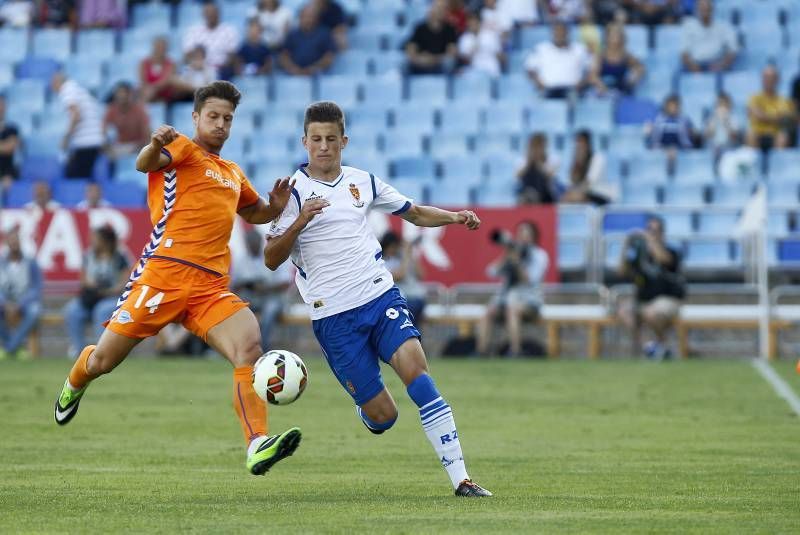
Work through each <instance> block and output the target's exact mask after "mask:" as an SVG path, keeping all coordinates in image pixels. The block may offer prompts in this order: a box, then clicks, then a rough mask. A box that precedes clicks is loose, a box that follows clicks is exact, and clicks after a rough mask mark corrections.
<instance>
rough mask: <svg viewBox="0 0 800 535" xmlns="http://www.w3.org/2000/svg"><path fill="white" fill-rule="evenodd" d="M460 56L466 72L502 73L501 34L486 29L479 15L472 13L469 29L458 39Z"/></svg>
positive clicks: (493, 74) (494, 75)
mask: <svg viewBox="0 0 800 535" xmlns="http://www.w3.org/2000/svg"><path fill="white" fill-rule="evenodd" d="M458 56H459V59H460V61H461V64H462V65H465V66H466V68H465V72H481V73H484V74H488V75H489V76H492V77H496V76H499V75H500V68H501V66H502V62H503V59H504V54H503V43H502V42H501V41H500V34H498V33H496V32H494V31H492V30H489V29H485V28H484V27H483V25H482V24H481V19H480V18H479V17H478V15H476V14H474V13H471V14H470V15H469V17H468V19H467V31H466V32H464V33H463V34H462V35H461V37H460V38H459V39H458Z"/></svg>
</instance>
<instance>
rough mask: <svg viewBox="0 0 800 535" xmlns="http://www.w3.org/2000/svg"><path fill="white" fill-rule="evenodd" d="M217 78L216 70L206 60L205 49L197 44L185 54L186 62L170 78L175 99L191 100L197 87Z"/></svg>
mask: <svg viewBox="0 0 800 535" xmlns="http://www.w3.org/2000/svg"><path fill="white" fill-rule="evenodd" d="M216 79H217V71H216V69H214V68H213V67H212V66H211V65H209V64H208V62H207V61H206V51H205V49H204V48H203V47H202V46H198V47H197V48H195V49H194V50H193V51H191V52H189V54H188V55H187V56H186V64H185V65H184V66H183V67H181V73H180V75H178V76H174V77H173V78H172V83H171V85H172V89H173V91H174V94H175V98H176V99H177V100H188V101H191V100H192V99H193V98H194V91H195V89H197V88H198V87H203V86H204V85H208V84H210V83H211V82H213V81H214V80H216Z"/></svg>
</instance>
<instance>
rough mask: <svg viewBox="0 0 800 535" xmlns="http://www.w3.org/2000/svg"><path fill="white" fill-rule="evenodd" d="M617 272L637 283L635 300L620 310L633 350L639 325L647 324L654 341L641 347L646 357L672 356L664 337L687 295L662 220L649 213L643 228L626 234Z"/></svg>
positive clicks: (636, 348) (677, 258) (678, 256)
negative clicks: (665, 237) (649, 215)
mask: <svg viewBox="0 0 800 535" xmlns="http://www.w3.org/2000/svg"><path fill="white" fill-rule="evenodd" d="M619 269H620V273H621V274H622V275H623V276H626V277H631V278H632V279H633V282H634V284H635V286H636V293H635V296H634V300H633V302H632V303H631V305H629V306H624V307H622V309H621V310H620V317H621V319H622V321H623V322H624V323H625V324H626V325H627V326H628V327H629V328H631V329H632V330H633V336H632V341H633V352H634V353H637V352H638V351H639V349H640V347H641V345H640V327H641V326H642V325H644V326H645V327H649V328H650V329H651V330H652V331H653V334H654V335H655V340H653V341H651V342H649V343H648V344H647V345H646V346H645V348H644V350H645V354H646V355H647V356H648V357H651V358H655V359H659V360H660V359H663V358H668V357H669V356H671V351H670V349H669V347H668V345H667V336H668V335H669V331H670V329H671V328H672V326H673V323H674V321H675V319H676V318H677V317H678V314H679V312H680V306H681V300H682V299H683V298H684V297H685V295H686V284H685V280H684V278H683V275H682V274H681V254H680V252H678V250H677V249H675V248H673V247H671V246H669V245H668V244H667V243H666V241H665V239H664V221H663V220H662V219H661V218H660V217H656V216H652V217H650V218H649V219H648V221H647V227H646V229H645V230H644V231H635V232H633V233H631V234H630V235H628V237H627V238H626V239H625V243H624V245H623V247H622V258H621V259H620V268H619Z"/></svg>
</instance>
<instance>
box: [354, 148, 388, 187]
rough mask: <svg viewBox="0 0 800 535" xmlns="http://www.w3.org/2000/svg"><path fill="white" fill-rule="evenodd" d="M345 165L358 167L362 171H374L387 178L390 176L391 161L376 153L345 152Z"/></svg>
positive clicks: (375, 173)
mask: <svg viewBox="0 0 800 535" xmlns="http://www.w3.org/2000/svg"><path fill="white" fill-rule="evenodd" d="M344 161H345V165H349V166H351V167H356V168H358V169H361V170H362V171H366V172H368V173H372V174H373V175H375V176H376V177H378V178H380V179H382V180H385V179H388V177H389V162H387V161H386V158H384V157H383V156H380V155H377V154H375V153H365V152H351V153H350V154H347V152H345V154H344Z"/></svg>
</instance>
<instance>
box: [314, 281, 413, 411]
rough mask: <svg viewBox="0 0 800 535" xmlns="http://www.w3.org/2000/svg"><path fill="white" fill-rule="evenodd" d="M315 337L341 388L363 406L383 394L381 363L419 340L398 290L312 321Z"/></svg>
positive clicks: (406, 306)
mask: <svg viewBox="0 0 800 535" xmlns="http://www.w3.org/2000/svg"><path fill="white" fill-rule="evenodd" d="M313 327H314V334H315V335H316V337H317V340H318V341H319V344H320V345H321V346H322V351H323V352H324V353H325V358H326V359H327V361H328V365H329V366H330V367H331V370H333V373H334V374H335V375H336V378H337V379H338V380H339V383H341V385H342V387H343V388H344V389H345V390H346V391H347V392H348V393H349V394H350V395H351V396H352V397H353V400H355V402H356V404H358V405H363V404H364V403H366V402H367V401H369V400H371V399H372V398H374V397H375V396H377V395H378V394H379V393H380V392H381V390H383V379H382V378H381V369H380V362H379V360H382V361H383V362H387V363H388V362H389V360H390V359H391V358H392V355H394V353H395V351H397V348H399V347H400V346H401V345H402V344H403V342H405V341H406V340H408V339H409V338H421V335H420V333H419V331H418V330H417V328H416V326H415V325H414V317H413V316H412V314H411V312H410V311H409V309H408V304H407V303H406V299H405V297H403V296H402V295H401V294H400V290H398V289H397V287H396V286H395V287H393V288H391V289H390V290H388V291H387V292H386V293H384V294H383V295H381V296H379V297H377V298H375V299H373V300H372V301H370V302H369V303H366V304H364V305H361V306H360V307H357V308H354V309H352V310H347V311H345V312H341V313H339V314H335V315H333V316H329V317H327V318H322V319H319V320H314V321H313Z"/></svg>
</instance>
